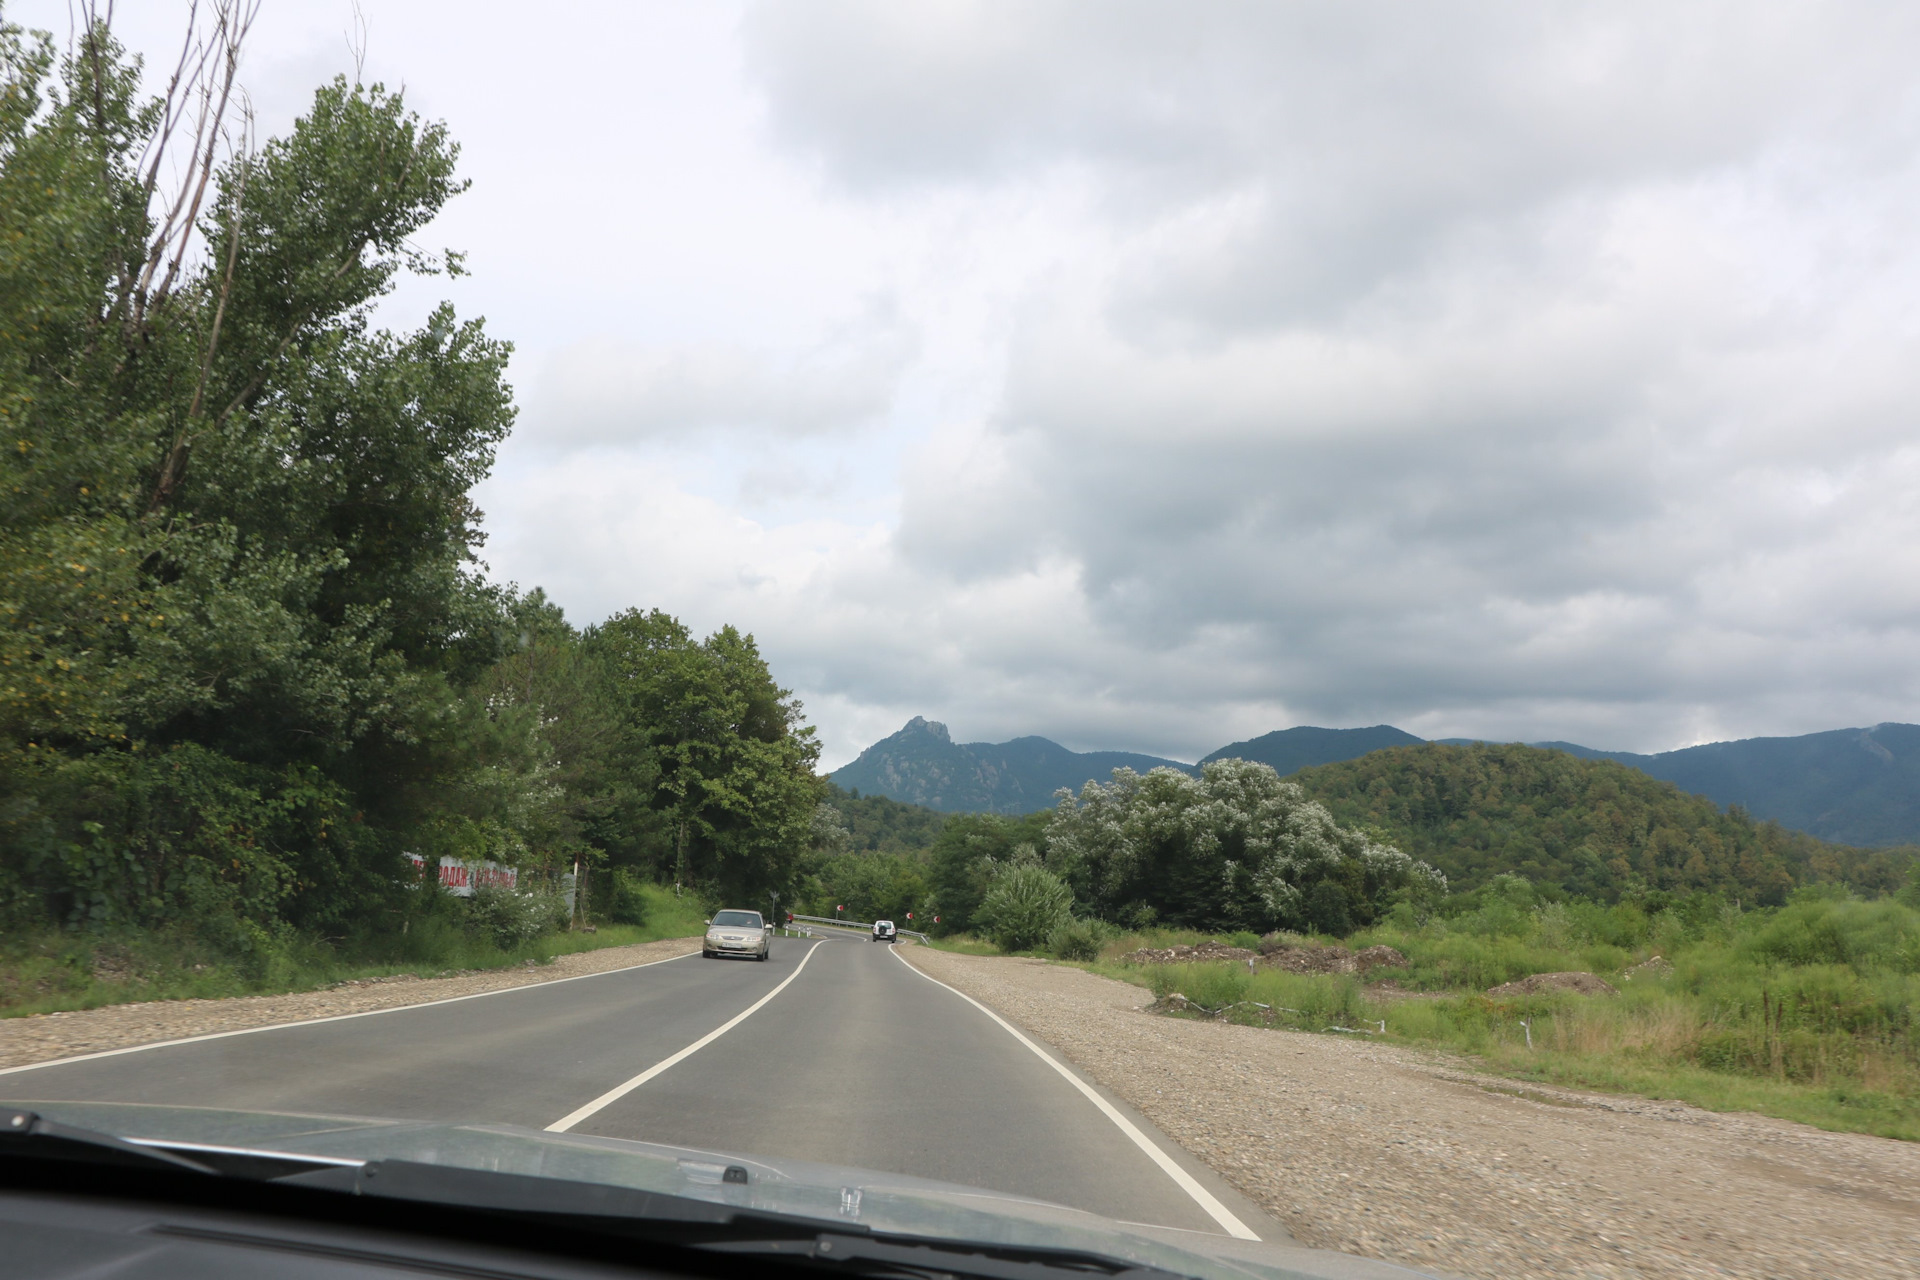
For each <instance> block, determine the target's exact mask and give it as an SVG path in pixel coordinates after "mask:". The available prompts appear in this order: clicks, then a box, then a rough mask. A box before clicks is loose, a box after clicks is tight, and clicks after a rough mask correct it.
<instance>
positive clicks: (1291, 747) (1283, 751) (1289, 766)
mask: <svg viewBox="0 0 1920 1280" xmlns="http://www.w3.org/2000/svg"><path fill="white" fill-rule="evenodd" d="M1425 741H1426V739H1425V738H1416V737H1414V736H1413V735H1412V734H1410V733H1408V732H1406V731H1405V730H1404V729H1396V728H1394V727H1393V726H1392V725H1390V724H1376V725H1374V726H1373V727H1372V728H1371V729H1321V728H1317V727H1315V726H1313V725H1310V724H1303V725H1296V726H1295V727H1294V728H1291V729H1275V730H1274V731H1273V732H1272V733H1263V734H1261V735H1260V736H1259V737H1257V738H1251V739H1249V740H1248V741H1246V742H1229V743H1228V744H1227V745H1226V746H1224V747H1222V748H1220V749H1219V750H1218V751H1216V752H1214V753H1213V754H1212V755H1210V756H1207V757H1206V758H1205V759H1203V760H1201V761H1200V763H1201V764H1206V763H1207V762H1208V761H1210V760H1257V761H1259V762H1260V763H1261V764H1264V765H1271V766H1272V767H1273V771H1274V772H1275V773H1277V774H1279V775H1280V776H1281V777H1283V778H1284V777H1286V776H1287V775H1288V774H1290V773H1297V772H1298V771H1300V770H1301V769H1310V768H1312V767H1313V766H1314V765H1317V764H1338V763H1339V762H1340V761H1342V760H1352V759H1355V758H1357V757H1359V756H1364V755H1366V754H1367V753H1368V752H1369V751H1379V750H1382V749H1384V748H1386V747H1411V746H1417V745H1419V744H1421V743H1424V742H1425Z"/></svg>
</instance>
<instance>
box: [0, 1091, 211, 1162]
mask: <svg viewBox="0 0 1920 1280" xmlns="http://www.w3.org/2000/svg"><path fill="white" fill-rule="evenodd" d="M4 1157H13V1158H16V1159H18V1158H25V1159H30V1160H65V1161H68V1162H73V1163H81V1164H107V1165H116V1166H120V1167H123V1168H134V1169H165V1170H170V1171H173V1172H177V1173H199V1174H205V1175H207V1176H208V1177H219V1176H220V1173H219V1170H217V1169H215V1168H213V1167H212V1166H210V1165H205V1164H202V1163H200V1162H199V1161H198V1160H189V1159H188V1158H186V1157H185V1156H179V1155H174V1154H173V1153H172V1152H169V1151H161V1150H159V1149H157V1148H154V1147H146V1146H141V1145H140V1144H138V1143H133V1142H128V1141H126V1140H125V1139H124V1138H116V1137H114V1136H113V1135H112V1134H110V1133H95V1132H94V1131H93V1130H92V1129H81V1128H78V1127H77V1126H74V1125H67V1124H61V1123H59V1122H58V1121H54V1120H48V1119H47V1118H45V1117H44V1116H41V1115H39V1114H37V1113H35V1112H32V1111H20V1110H17V1109H15V1108H11V1107H0V1158H4Z"/></svg>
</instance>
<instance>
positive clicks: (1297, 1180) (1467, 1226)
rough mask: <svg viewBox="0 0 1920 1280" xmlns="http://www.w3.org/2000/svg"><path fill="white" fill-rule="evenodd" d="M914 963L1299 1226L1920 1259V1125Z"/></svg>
mask: <svg viewBox="0 0 1920 1280" xmlns="http://www.w3.org/2000/svg"><path fill="white" fill-rule="evenodd" d="M902 951H903V955H904V958H906V959H908V960H910V961H911V962H912V963H913V964H914V965H916V966H918V967H919V968H921V969H922V970H924V971H925V972H926V973H928V974H929V975H931V976H933V977H935V978H938V979H939V980H940V981H942V982H945V983H948V984H950V985H952V986H954V987H956V988H958V989H959V990H961V991H964V992H966V993H967V994H968V995H971V996H973V997H974V998H975V999H978V1000H980V1001H981V1002H982V1003H984V1004H987V1005H990V1006H992V1007H993V1008H994V1009H995V1010H996V1011H998V1012H999V1013H1001V1014H1002V1015H1004V1016H1005V1017H1006V1018H1007V1019H1008V1020H1009V1021H1011V1022H1014V1023H1016V1024H1018V1025H1019V1026H1020V1027H1022V1028H1023V1029H1024V1030H1026V1031H1027V1032H1028V1033H1030V1034H1032V1035H1033V1036H1035V1037H1036V1038H1038V1039H1040V1040H1043V1041H1045V1042H1046V1043H1047V1044H1049V1045H1051V1046H1052V1047H1053V1048H1054V1049H1056V1050H1058V1051H1059V1052H1060V1053H1061V1054H1063V1055H1064V1056H1066V1057H1067V1058H1069V1059H1071V1060H1072V1061H1073V1062H1074V1063H1075V1064H1076V1065H1078V1066H1079V1067H1080V1068H1081V1070H1083V1071H1085V1072H1086V1073H1087V1075H1088V1076H1090V1077H1091V1078H1093V1079H1094V1080H1096V1081H1098V1082H1099V1083H1100V1084H1102V1085H1104V1086H1105V1087H1106V1088H1108V1089H1111V1090H1112V1091H1113V1092H1114V1093H1116V1094H1118V1095H1119V1096H1120V1097H1122V1098H1124V1099H1125V1100H1126V1101H1128V1102H1129V1103H1131V1104H1133V1106H1135V1107H1137V1108H1138V1109H1139V1110H1140V1111H1142V1112H1144V1113H1145V1114H1146V1116H1147V1117H1148V1118H1149V1119H1151V1120H1152V1121H1153V1122H1154V1123H1155V1124H1156V1125H1158V1126H1159V1127H1160V1129H1161V1130H1162V1131H1163V1132H1165V1133H1166V1134H1168V1135H1169V1136H1171V1137H1173V1138H1174V1139H1175V1140H1176V1141H1178V1142H1179V1143H1180V1144H1181V1145H1182V1146H1184V1147H1185V1148H1186V1149H1187V1150H1188V1151H1190V1152H1192V1153H1193V1154H1194V1155H1195V1156H1197V1157H1199V1158H1200V1159H1202V1160H1205V1161H1206V1162H1207V1163H1208V1164H1210V1165H1212V1166H1213V1168H1214V1169H1215V1170H1217V1171H1218V1172H1219V1173H1220V1174H1221V1175H1222V1176H1223V1177H1225V1178H1226V1179H1227V1180H1228V1181H1230V1182H1232V1183H1233V1184H1234V1185H1235V1186H1237V1187H1238V1188H1239V1189H1240V1190H1241V1191H1243V1192H1244V1193H1246V1194H1247V1195H1248V1196H1249V1197H1251V1198H1252V1199H1254V1200H1255V1201H1257V1202H1258V1203H1260V1204H1261V1205H1262V1206H1264V1207H1265V1208H1266V1209H1267V1210H1268V1211H1269V1212H1270V1213H1272V1214H1273V1216H1274V1217H1275V1218H1277V1219H1279V1220H1280V1221H1281V1222H1282V1223H1284V1224H1285V1225H1286V1226H1287V1228H1288V1229H1289V1231H1291V1232H1292V1234H1293V1236H1294V1238H1295V1240H1296V1241H1298V1242H1299V1243H1300V1244H1302V1245H1308V1246H1312V1247H1316V1248H1322V1249H1337V1250H1342V1251H1344V1252H1348V1253H1357V1254H1364V1255H1367V1256H1370V1257H1375V1258H1383V1259H1388V1260H1390V1261H1394V1262H1399V1263H1403V1264H1406V1265H1408V1266H1413V1267H1419V1268H1425V1269H1429V1270H1435V1271H1441V1272H1446V1273H1450V1274H1453V1275H1459V1276H1470V1277H1486V1278H1487V1280H1493V1278H1494V1277H1501V1278H1502V1280H1505V1278H1507V1277H1535V1276H1539V1277H1545V1276H1553V1277H1563V1276H1575V1277H1582V1278H1583V1280H1584V1278H1586V1277H1607V1278H1608V1280H1612V1278H1614V1277H1620V1278H1622V1280H1625V1278H1628V1277H1631V1278H1634V1280H1641V1278H1652V1277H1661V1278H1665V1277H1678V1276H1687V1277H1693V1276H1737V1277H1754V1278H1755V1280H1760V1278H1762V1277H1765V1278H1768V1280H1775V1278H1780V1280H1784V1278H1789V1277H1793V1278H1798V1277H1805V1278H1806V1280H1816V1278H1817V1280H1827V1278H1828V1277H1833V1276H1846V1277H1849V1278H1851V1277H1861V1276H1873V1277H1887V1278H1889V1280H1892V1278H1893V1277H1900V1278H1901V1280H1911V1278H1912V1277H1914V1276H1920V1144H1913V1143H1903V1142H1896V1141H1894V1140H1892V1139H1887V1138H1871V1137H1865V1136H1862V1135H1858V1134H1838V1133H1827V1132H1825V1131H1823V1130H1820V1129H1814V1128H1810V1127H1808V1126H1805V1125H1798V1124H1793V1123H1790V1122H1788V1121H1784V1120H1773V1119H1768V1118H1765V1117H1760V1116H1752V1115H1737V1114H1736V1115H1720V1114H1717V1113H1714V1112H1708V1111H1701V1110H1698V1109H1696V1108H1693V1107H1689V1106H1685V1105H1683V1104H1680V1103H1673V1102H1653V1101H1648V1100H1646V1099H1641V1098H1627V1097H1618V1096H1614V1095H1608V1094H1588V1093H1579V1092H1575V1091H1572V1090H1567V1089H1558V1088H1554V1087H1551V1086H1546V1085H1536V1084H1522V1083H1519V1082H1515V1081H1508V1080H1503V1079H1498V1078H1495V1077H1490V1076H1482V1075H1477V1074H1474V1073H1472V1072H1470V1071H1468V1070H1466V1069H1464V1066H1463V1064H1461V1063H1459V1062H1458V1061H1453V1060H1448V1059H1444V1058H1441V1057H1438V1056H1435V1055H1429V1054H1421V1053H1417V1052H1413V1051H1410V1050H1405V1049H1398V1048H1394V1047H1391V1046H1388V1045H1382V1044H1372V1043H1368V1042H1365V1041H1357V1040H1350V1039H1347V1038H1344V1037H1334V1036H1320V1035H1310V1034H1305V1033H1299V1032H1287V1031H1267V1030H1261V1029H1259V1028H1255V1027H1240V1026H1233V1025H1230V1024H1226V1023H1214V1022H1200V1021H1193V1020H1187V1019H1175V1018H1166V1017H1160V1016H1157V1015H1154V1014H1151V1013H1147V1012H1145V1006H1146V1004H1147V1003H1148V1001H1149V999H1150V997H1149V996H1148V994H1147V993H1146V992H1145V991H1144V990H1142V989H1140V988H1138V987H1133V986H1129V985H1127V984H1126V983H1122V982H1116V981H1113V980H1112V979H1109V978H1102V977H1097V976H1095V975H1093V974H1090V973H1087V972H1085V971H1084V970H1080V969H1074V968H1070V967H1067V966H1064V965H1055V964H1049V963H1047V962H1046V961H1042V960H1016V959H1004V958H998V957H993V958H988V957H980V956H963V955H956V954H953V953H951V952H944V951H933V950H930V949H928V948H926V947H909V948H903V949H902Z"/></svg>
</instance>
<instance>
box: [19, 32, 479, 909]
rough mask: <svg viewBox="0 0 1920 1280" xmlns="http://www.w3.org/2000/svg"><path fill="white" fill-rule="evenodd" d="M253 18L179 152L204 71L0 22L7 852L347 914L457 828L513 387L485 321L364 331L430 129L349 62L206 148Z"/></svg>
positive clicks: (436, 188)
mask: <svg viewBox="0 0 1920 1280" xmlns="http://www.w3.org/2000/svg"><path fill="white" fill-rule="evenodd" d="M243 35H244V31H242V30H240V29H238V28H237V27H236V26H235V25H234V22H233V19H232V17H231V15H230V14H227V13H225V12H223V13H222V14H221V15H220V18H219V25H218V28H217V29H216V31H215V32H214V33H213V37H214V39H213V44H214V47H215V48H216V52H217V54H218V56H217V57H216V58H215V59H214V60H213V61H212V62H211V63H209V64H208V70H207V74H208V75H209V76H211V79H210V80H207V81H206V82H205V83H206V84H207V85H208V87H209V90H210V97H209V99H208V101H209V102H210V104H213V112H214V114H213V116H212V117H211V118H209V119H207V120H205V121H204V122H203V123H204V124H205V126H206V127H205V128H204V129H202V131H201V132H202V135H203V139H204V145H199V146H196V148H195V150H194V151H193V152H192V154H190V155H185V156H177V153H176V152H175V151H174V150H172V149H171V148H174V147H177V146H179V145H182V144H181V141H180V140H181V139H182V138H186V137H190V136H191V132H190V130H183V129H182V127H181V115H182V111H183V108H184V106H185V105H186V104H188V103H190V102H191V101H193V100H194V97H195V92H196V87H195V86H194V85H193V84H191V83H189V84H188V85H186V86H185V88H184V89H183V90H182V91H181V92H180V94H179V96H177V97H176V98H175V99H173V100H167V99H161V100H144V99H142V98H141V97H140V96H139V92H138V64H137V62H136V61H135V60H134V59H132V58H129V57H128V56H127V55H126V54H125V52H124V51H123V50H122V49H121V48H120V46H119V45H118V44H117V43H116V42H115V40H114V38H113V36H112V34H111V32H110V31H109V30H108V29H107V27H106V25H105V24H104V22H93V23H91V25H89V26H87V27H86V28H85V29H84V30H83V31H82V33H81V35H80V38H79V39H78V41H77V43H76V46H75V50H74V53H73V54H72V55H71V56H70V57H69V58H67V59H66V60H65V61H64V62H62V63H60V64H59V65H58V66H57V67H56V64H55V60H54V59H53V56H52V54H51V51H50V50H51V46H50V42H49V41H47V40H46V39H45V38H44V37H30V36H28V35H26V34H25V33H23V32H21V31H20V30H19V29H17V28H13V27H8V28H6V29H5V31H4V32H3V33H0V225H5V226H6V227H7V228H8V229H9V232H10V234H9V235H7V236H6V237H4V238H0V239H3V241H4V242H3V243H0V332H4V334H5V341H4V342H0V428H3V429H4V436H5V439H6V443H7V447H6V448H5V449H4V450H0V601H3V602H4V603H3V604H0V608H4V611H5V613H4V617H3V618H0V672H3V673H4V675H3V676H0V679H4V681H5V687H4V689H3V690H0V844H4V847H5V848H6V849H7V851H8V855H9V856H8V865H7V868H6V870H7V871H8V872H9V873H10V874H11V875H12V876H13V877H14V878H15V879H16V880H17V881H18V882H20V883H22V884H25V885H27V886H28V887H29V888H30V889H31V890H32V891H33V892H36V893H38V894H39V895H40V896H41V898H42V900H43V901H44V902H45V903H46V905H47V906H49V907H51V908H52V909H53V910H54V911H55V912H56V913H57V914H60V915H64V916H67V917H69V918H75V919H85V920H94V921H112V920H120V921H126V922H131V923H141V922H153V921H158V920H163V919H168V920H177V919H179V918H182V917H183V916H185V917H192V918H196V919H200V920H202V921H206V922H209V927H214V926H216V925H217V924H218V921H219V920H225V921H226V922H227V923H226V924H225V925H219V926H218V927H220V928H226V929H228V931H230V932H235V931H237V932H239V933H242V934H249V935H251V934H253V933H257V932H258V931H259V930H260V929H263V928H267V927H269V926H271V925H273V923H274V922H275V921H277V920H292V921H296V922H302V923H308V924H313V925H316V926H320V927H330V928H331V927H339V926H341V925H344V924H347V923H349V922H354V921H362V920H364V919H366V918H367V917H368V915H369V913H370V911H375V910H376V909H377V908H378V906H379V904H381V903H389V904H390V903H392V902H393V901H394V894H395V892H396V889H395V881H396V878H397V876H398V874H399V869H400V867H401V865H402V864H401V860H400V858H399V854H400V852H401V850H402V849H403V848H408V847H412V846H413V845H414V844H415V843H417V841H418V838H419V836H420V835H421V834H422V833H430V832H431V831H433V830H436V829H441V828H446V827H449V826H457V825H458V819H459V816H460V815H458V814H449V813H448V812H447V811H446V810H445V807H444V805H443V802H442V797H443V796H445V795H447V794H449V793H450V792H449V789H448V788H445V787H442V786H438V785H434V784H435V783H438V782H442V781H445V780H446V779H447V778H448V777H449V776H450V775H451V774H453V773H455V772H457V771H458V770H459V769H460V768H461V767H463V766H464V765H465V764H466V763H467V760H466V759H465V749H464V748H463V747H462V746H460V744H458V743H456V742H455V741H453V739H452V738H451V736H450V735H449V734H448V733H446V732H445V728H446V726H448V725H449V724H450V723H452V722H453V721H455V720H457V719H458V707H459V702H460V691H461V688H462V687H463V685H465V684H466V683H468V682H470V681H471V680H472V679H474V678H475V677H476V676H478V675H479V674H480V673H481V672H483V671H484V670H485V668H486V666H487V665H488V664H489V663H490V662H491V661H492V660H493V658H494V656H495V655H496V653H497V651H498V644H499V640H500V628H499V626H498V625H497V623H498V619H499V616H500V611H501V601H500V598H499V595H498V593H497V592H495V591H493V590H491V589H490V588H488V587H487V586H485V585H484V584H483V583H482V581H481V580H480V579H479V578H478V576H477V575H476V574H475V573H474V571H473V548H474V546H475V545H476V542H477V539H478V534H477V531H476V520H477V516H478V513H477V512H476V511H475V510H474V509H473V507H472V505H471V502H470V501H469V499H468V497H467V494H468V491H469V489H470V488H471V486H472V485H473V483H474V482H475V481H477V480H478V479H479V478H480V477H482V476H483V475H484V474H485V473H486V470H487V468H488V466H489V465H490V462H491V458H492V451H493V448H494V446H495V445H496V444H497V442H498V441H499V440H500V439H501V438H502V437H503V436H504V435H505V433H506V431H507V430H508V428H509V426H510V424H511V421H512V408H511V404H510V399H509V394H508V391H507V388H506V386H505V384H504V382H503V381H502V374H503V371H504V368H505V363H506V358H507V354H508V351H507V348H506V346H505V345H504V344H501V343H497V342H494V341H492V340H491V339H489V338H487V337H486V335H485V333H484V331H483V330H482V329H481V328H480V326H479V325H478V324H477V323H471V322H469V323H461V322H459V321H458V320H456V319H455V317H454V316H453V314H452V312H451V311H450V310H449V309H446V308H441V309H440V310H439V311H437V312H435V313H434V315H433V316H432V318H431V319H430V320H429V321H428V323H427V325H426V326H425V327H424V328H422V329H421V330H420V331H418V332H415V333H412V334H404V335H395V334H391V333H388V332H385V331H382V330H377V329H375V328H374V327H373V326H372V324H371V321H370V309H371V307H372V305H373V304H374V303H375V302H376V301H377V300H378V298H379V297H380V296H381V295H382V294H383V293H384V292H386V291H387V290H388V289H389V288H390V287H391V285H392V282H393V280H394V279H395V278H396V277H397V275H398V274H399V273H400V272H402V271H407V270H411V271H434V270H441V269H445V267H446V266H448V265H450V260H435V259H432V258H429V257H427V256H425V255H423V254H421V253H420V252H419V251H418V250H417V249H415V248H414V247H413V237H415V235H416V234H417V233H418V232H419V231H420V230H421V229H422V228H423V227H424V226H425V225H426V224H427V223H428V222H429V221H430V220H431V219H432V218H433V217H434V216H435V215H436V214H437V213H438V211H439V209H440V208H441V206H442V205H443V204H444V203H445V201H446V200H447V199H448V198H450V197H451V196H452V195H453V194H455V193H456V192H457V191H458V190H459V189H460V185H461V184H460V183H458V182H457V181H456V180H455V179H454V177H453V168H454V162H455V159H456V157H457V149H456V148H455V147H454V146H453V144H452V143H451V142H450V141H449V140H448V138H447V136H446V133H445V131H444V129H443V128H441V127H440V126H437V125H430V124H426V123H424V122H422V121H421V120H420V119H419V118H418V117H417V116H415V115H413V114H412V113H410V112H408V111H407V110H406V108H405V106H404V103H403V102H402V100H401V98H400V96H399V95H397V94H391V93H388V92H386V91H385V90H384V89H382V88H381V87H380V86H378V85H374V86H364V85H357V84H349V83H348V82H346V81H345V80H339V81H336V82H334V83H333V84H331V85H329V86H327V87H325V88H323V89H322V90H321V91H320V92H319V93H318V94H317V95H316V97H315V100H314V105H313V108H312V110H311V111H310V112H309V113H308V114H307V115H306V116H304V117H302V118H301V119H300V120H299V121H298V122H297V123H296V125H295V126H294V129H293V131H292V133H291V134H290V135H288V136H287V137H286V138H284V139H277V140H274V141H271V142H269V143H267V144H266V145H265V146H263V147H262V148H261V149H260V150H259V151H258V152H257V153H255V152H248V151H246V150H244V149H241V150H239V151H237V152H236V153H234V154H232V155H231V156H230V158H228V159H225V160H221V159H220V158H219V157H218V155H217V154H216V151H215V148H214V146H213V143H212V140H213V139H216V138H218V137H220V136H221V135H222V121H221V120H220V119H219V118H218V112H217V107H218V104H219V103H221V102H223V101H225V100H227V98H228V96H229V94H230V91H231V88H232V84H231V76H232V72H233V69H234V67H235V66H236V65H237V61H238V52H239V41H240V39H241V37H242V36H243ZM176 156H177V158H176ZM175 171H180V172H183V173H184V174H185V180H184V182H183V184H182V185H181V186H180V187H179V188H178V189H177V190H168V189H165V184H164V183H163V182H162V179H163V178H164V177H165V175H167V174H168V173H171V172H175ZM196 235H198V236H203V237H204V243H205V245H206V248H207V251H206V252H205V253H204V254H203V255H200V257H199V259H198V260H199V261H200V262H201V265H199V266H194V265H192V264H193V263H194V262H195V261H196V258H195V255H194V254H193V253H191V252H190V251H189V245H190V241H191V240H192V239H193V238H194V237H195V236H196ZM453 790H458V789H457V788H455V789H453Z"/></svg>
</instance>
